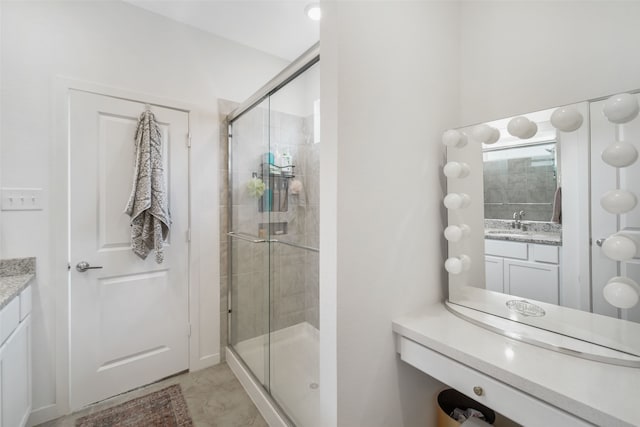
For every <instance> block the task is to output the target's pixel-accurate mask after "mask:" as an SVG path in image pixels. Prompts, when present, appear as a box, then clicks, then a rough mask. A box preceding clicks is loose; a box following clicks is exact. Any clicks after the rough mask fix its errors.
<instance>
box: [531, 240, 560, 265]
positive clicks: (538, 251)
mask: <svg viewBox="0 0 640 427" xmlns="http://www.w3.org/2000/svg"><path fill="white" fill-rule="evenodd" d="M531 246H532V252H533V260H534V261H537V262H547V263H549V264H558V262H559V261H560V257H559V253H560V251H559V248H558V247H557V246H551V245H538V244H532V245H531Z"/></svg>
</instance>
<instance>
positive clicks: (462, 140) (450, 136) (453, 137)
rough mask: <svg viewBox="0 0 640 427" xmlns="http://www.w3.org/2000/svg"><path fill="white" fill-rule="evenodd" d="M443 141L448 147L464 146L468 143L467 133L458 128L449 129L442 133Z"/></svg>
mask: <svg viewBox="0 0 640 427" xmlns="http://www.w3.org/2000/svg"><path fill="white" fill-rule="evenodd" d="M442 143H443V144H444V145H446V146H447V147H456V148H462V147H464V146H465V145H467V135H465V134H464V133H462V132H460V131H459V130H456V129H449V130H448V131H446V132H444V133H443V134H442Z"/></svg>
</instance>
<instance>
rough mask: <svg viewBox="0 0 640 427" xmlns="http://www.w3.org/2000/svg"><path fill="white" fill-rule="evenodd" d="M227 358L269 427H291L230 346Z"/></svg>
mask: <svg viewBox="0 0 640 427" xmlns="http://www.w3.org/2000/svg"><path fill="white" fill-rule="evenodd" d="M226 359H227V365H229V368H231V371H233V373H234V374H235V376H236V378H238V381H240V384H242V387H244V390H245V391H246V392H247V394H248V395H249V397H250V398H251V400H252V401H253V403H254V404H255V405H256V407H257V408H258V411H259V412H260V414H261V415H262V417H263V418H264V419H265V421H266V422H267V424H269V427H290V424H289V423H288V422H287V421H286V419H285V417H284V416H283V415H282V414H280V411H279V410H278V409H277V408H276V406H275V405H274V403H273V402H272V401H271V398H270V397H269V396H267V393H266V391H265V390H264V389H263V388H262V386H261V385H260V384H258V383H256V381H255V380H254V378H253V376H252V375H251V374H250V373H249V371H247V369H246V368H245V367H244V366H243V365H242V363H241V362H240V361H239V360H238V358H237V356H236V355H235V353H234V352H233V351H232V350H231V349H229V348H228V347H227V348H226Z"/></svg>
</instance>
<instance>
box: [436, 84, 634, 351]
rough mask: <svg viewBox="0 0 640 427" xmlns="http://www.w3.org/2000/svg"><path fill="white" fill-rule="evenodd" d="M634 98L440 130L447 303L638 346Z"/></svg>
mask: <svg viewBox="0 0 640 427" xmlns="http://www.w3.org/2000/svg"><path fill="white" fill-rule="evenodd" d="M639 100H640V97H639V96H638V95H637V94H635V93H634V94H620V95H613V96H611V97H606V98H603V99H598V100H592V101H585V102H582V103H578V104H574V105H570V106H563V107H556V108H551V109H548V110H543V111H537V112H533V113H529V114H523V115H521V116H517V117H509V118H506V119H500V120H496V121H492V122H488V123H484V124H479V125H473V126H468V127H465V128H461V129H458V130H456V131H448V132H445V134H444V135H443V143H444V144H445V145H447V164H446V165H445V169H444V173H445V175H446V176H447V178H448V179H447V194H446V195H445V199H444V204H445V207H447V209H448V220H449V226H448V227H447V230H445V238H446V239H447V240H448V243H449V258H448V259H447V262H446V263H445V268H446V270H447V271H448V272H449V294H450V296H449V299H450V301H451V302H454V303H458V304H460V305H464V306H466V307H470V308H475V309H478V310H481V311H484V312H488V313H491V314H495V315H498V316H501V317H505V318H508V319H511V320H516V321H519V322H523V323H528V324H531V325H534V326H537V327H541V328H543V329H548V330H551V331H556V332H560V333H563V334H566V335H571V336H574V337H577V338H580V339H583V340H587V341H591V342H596V343H599V344H602V345H606V346H608V347H611V348H616V349H624V351H629V352H631V353H633V354H640V338H639V337H638V334H637V333H634V335H633V336H631V335H629V334H628V333H629V332H630V331H631V330H633V331H635V332H640V329H637V328H638V327H639V326H640V325H637V324H636V323H629V322H640V304H638V302H639V301H640V285H638V282H640V212H639V209H636V205H637V196H636V194H635V193H636V192H637V190H638V182H640V166H639V165H638V162H637V161H636V160H637V157H638V153H637V148H636V146H637V145H638V144H640V119H637V116H638V111H639V110H640V107H639V105H640V102H639ZM456 132H457V133H456ZM458 171H460V172H458ZM456 231H460V232H459V233H456ZM514 299H518V300H522V301H527V302H528V303H531V304H533V305H535V306H537V307H539V308H540V309H541V313H544V314H542V315H541V316H535V317H531V316H529V315H528V314H527V313H523V312H515V313H514V311H513V307H514V304H513V302H512V301H513V300H514ZM510 301H511V303H510V304H509V302H510ZM558 307H562V308H558ZM567 309H569V311H567ZM536 310H537V309H536ZM576 310H579V311H576ZM579 313H584V314H579ZM589 316H591V317H589ZM558 319H561V320H558ZM572 322H573V323H572ZM587 324H588V325H587ZM631 324H633V325H636V326H634V327H633V328H631V329H629V325H631ZM594 331H597V332H594ZM619 331H624V333H618V332H619Z"/></svg>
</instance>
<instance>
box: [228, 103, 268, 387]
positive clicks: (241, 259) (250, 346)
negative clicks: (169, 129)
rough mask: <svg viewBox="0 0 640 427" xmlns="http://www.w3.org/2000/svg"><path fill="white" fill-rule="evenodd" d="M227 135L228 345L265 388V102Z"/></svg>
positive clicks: (266, 139) (236, 124)
mask: <svg viewBox="0 0 640 427" xmlns="http://www.w3.org/2000/svg"><path fill="white" fill-rule="evenodd" d="M230 132H231V141H232V144H231V147H230V152H229V156H230V160H231V165H230V166H231V175H230V176H231V182H230V186H229V188H230V191H231V233H230V236H229V250H230V253H229V256H230V263H231V269H230V270H231V271H230V297H231V313H230V319H229V320H230V322H229V342H230V344H231V346H232V347H233V349H234V350H235V351H236V352H237V353H238V355H239V356H240V357H241V358H242V360H243V361H244V363H245V364H246V365H247V366H248V367H249V369H250V370H251V371H252V372H253V374H254V376H255V377H256V378H257V379H258V381H260V383H261V384H262V385H263V386H264V387H265V388H267V389H268V386H269V242H268V240H269V236H267V235H264V234H263V233H262V231H261V229H260V224H263V223H265V222H266V223H268V222H269V220H268V215H269V213H268V210H267V211H266V212H265V209H264V208H265V207H266V204H267V203H269V201H270V197H268V196H269V193H268V191H267V190H266V186H267V185H268V184H269V183H268V182H265V180H263V178H264V177H262V176H261V171H260V164H261V163H262V162H261V159H262V158H263V155H264V153H268V152H269V100H268V99H266V100H265V101H263V102H262V103H260V104H259V105H257V106H256V107H254V108H253V109H251V110H249V111H247V112H246V113H245V114H243V115H242V116H240V117H239V118H237V119H236V120H234V121H233V123H232V127H231V130H230ZM267 181H268V177H267Z"/></svg>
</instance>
